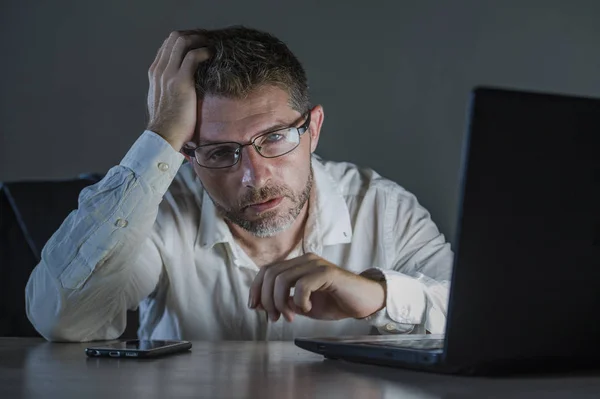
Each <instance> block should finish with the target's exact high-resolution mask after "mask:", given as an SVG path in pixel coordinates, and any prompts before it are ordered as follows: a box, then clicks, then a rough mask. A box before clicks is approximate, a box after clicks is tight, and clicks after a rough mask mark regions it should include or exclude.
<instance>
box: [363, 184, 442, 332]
mask: <svg viewBox="0 0 600 399" xmlns="http://www.w3.org/2000/svg"><path fill="white" fill-rule="evenodd" d="M383 212H384V214H385V224H384V226H385V231H384V235H383V243H384V247H385V250H386V251H387V255H386V258H387V259H389V262H388V263H389V265H388V266H387V267H376V268H371V269H367V270H366V271H364V272H363V273H362V274H361V275H363V276H364V277H367V278H370V279H373V280H379V281H383V280H385V282H386V286H387V298H386V304H385V307H384V308H383V309H382V310H380V311H379V312H377V313H375V314H373V315H371V316H369V317H367V318H366V320H367V321H369V322H370V323H371V325H373V326H374V327H376V328H377V330H378V331H379V332H380V333H382V334H407V333H412V334H425V333H426V332H430V333H432V334H443V333H444V332H445V327H446V315H447V310H448V299H449V292H450V278H451V273H452V263H453V259H454V255H453V252H452V250H451V249H450V244H449V243H447V242H446V240H445V238H444V236H443V235H442V234H441V233H440V232H439V230H438V228H437V226H436V225H435V223H434V222H433V221H432V220H431V217H430V214H429V212H427V210H425V208H423V207H422V206H421V205H419V203H418V202H417V199H416V198H415V197H414V195H412V194H410V193H407V192H403V193H402V195H399V196H397V197H394V198H392V199H390V200H389V203H387V204H386V206H385V210H384V211H383Z"/></svg>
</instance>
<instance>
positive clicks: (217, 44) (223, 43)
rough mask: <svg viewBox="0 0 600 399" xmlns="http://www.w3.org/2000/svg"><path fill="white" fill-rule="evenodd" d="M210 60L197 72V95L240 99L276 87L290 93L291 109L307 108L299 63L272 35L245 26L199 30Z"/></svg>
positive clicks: (307, 101)
mask: <svg viewBox="0 0 600 399" xmlns="http://www.w3.org/2000/svg"><path fill="white" fill-rule="evenodd" d="M199 31H200V33H201V34H202V35H203V36H205V37H206V40H207V46H208V48H209V50H210V53H211V57H210V58H209V59H208V60H207V61H205V62H202V63H200V66H199V68H198V71H197V72H196V76H195V81H196V92H197V93H198V96H199V97H200V98H202V97H204V96H205V95H215V96H223V97H228V98H236V99H243V98H245V97H246V96H247V95H248V94H249V93H250V92H252V91H253V90H255V89H257V88H260V87H262V86H269V85H271V86H277V87H279V88H281V89H283V90H285V91H287V92H288V94H289V99H290V106H291V107H292V108H293V109H295V110H296V111H298V112H300V113H302V114H303V113H305V112H306V111H308V110H309V109H310V101H309V96H308V82H307V79H306V73H305V71H304V68H303V67H302V64H300V61H298V59H297V58H296V56H295V55H294V54H293V53H292V52H291V51H290V49H289V48H288V47H287V46H286V45H285V43H283V42H282V41H281V40H279V39H277V38H276V37H275V36H273V35H271V34H269V33H266V32H262V31H259V30H256V29H251V28H247V27H244V26H239V25H237V26H230V27H227V28H223V29H215V30H204V29H201V30H199Z"/></svg>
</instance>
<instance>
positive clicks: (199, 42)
mask: <svg viewBox="0 0 600 399" xmlns="http://www.w3.org/2000/svg"><path fill="white" fill-rule="evenodd" d="M205 44H206V40H205V39H204V37H202V36H199V35H184V36H179V37H178V38H177V40H176V41H175V44H174V45H173V49H172V50H171V54H170V57H169V62H168V64H167V66H166V69H165V72H166V73H168V74H173V75H174V74H176V73H177V72H178V71H179V69H180V67H181V65H182V62H183V60H184V57H186V56H187V53H188V51H190V50H194V49H197V48H198V47H202V46H204V45H205Z"/></svg>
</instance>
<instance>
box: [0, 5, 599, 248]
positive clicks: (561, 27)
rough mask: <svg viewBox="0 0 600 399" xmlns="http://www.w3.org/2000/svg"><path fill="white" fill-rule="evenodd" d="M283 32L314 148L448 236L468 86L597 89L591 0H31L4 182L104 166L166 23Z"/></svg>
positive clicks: (5, 113) (2, 100)
mask: <svg viewBox="0 0 600 399" xmlns="http://www.w3.org/2000/svg"><path fill="white" fill-rule="evenodd" d="M230 24H246V25H248V26H252V27H256V28H259V29H263V30H267V31H270V32H272V33H274V34H275V35H277V36H279V37H280V38H281V39H283V40H284V41H286V42H287V43H288V44H289V46H290V47H291V49H292V51H294V52H295V53H296V54H297V55H298V56H299V58H300V59H301V60H302V61H303V63H304V65H305V67H306V69H307V72H308V75H309V83H310V85H311V88H312V95H313V100H314V102H316V103H321V104H322V105H323V106H324V108H325V113H326V118H325V125H324V130H323V135H322V140H321V144H320V149H319V153H320V154H321V155H322V156H324V157H327V158H331V159H336V160H350V161H353V162H356V163H358V164H362V165H367V166H371V167H373V168H374V169H376V170H378V171H379V172H380V173H381V174H383V175H384V176H387V177H389V178H391V179H393V180H395V181H397V182H399V183H400V184H401V185H403V186H404V187H406V188H407V189H409V190H410V191H412V192H414V193H415V194H416V195H417V196H418V198H419V199H420V201H421V203H422V204H423V205H425V206H426V207H427V208H428V209H429V210H430V211H431V213H432V215H433V218H434V220H435V221H436V222H437V223H438V225H439V226H440V228H441V230H442V231H443V232H444V233H446V234H447V236H448V237H449V238H450V239H451V240H452V239H453V231H454V225H455V223H454V217H455V206H456V196H457V191H456V188H457V187H456V184H457V178H458V167H459V159H460V149H461V139H462V137H463V132H464V126H465V106H466V101H467V98H468V93H469V89H470V88H471V87H472V86H474V85H477V84H493V85H501V86H509V87H519V88H525V89H535V90H548V91H553V92H568V93H575V94H584V95H595V96H600V51H599V47H598V45H599V42H600V40H599V39H600V1H594V0H590V1H563V0H561V1H557V0H546V1H523V0H505V1H495V2H488V1H476V0H455V1H437V2H436V1H407V0H398V1H385V2H377V1H367V2H365V1H342V0H337V1H327V0H320V1H316V0H310V1H308V0H305V1H296V2H285V1H264V0H263V1H258V0H255V1H247V0H234V1H219V2H217V1H201V0H196V1H163V2H159V1H142V0H136V1H116V0H110V1H107V0H105V1H95V2H91V1H72V2H70V3H67V2H58V1H32V0H19V1H17V0H3V1H2V9H1V12H0V44H1V47H0V50H1V53H0V54H1V57H2V61H1V62H0V76H1V79H2V86H1V87H2V89H1V92H0V121H1V125H0V132H1V136H0V181H2V180H5V181H6V180H20V179H39V178H65V177H72V176H75V175H77V174H79V173H81V172H89V171H106V170H107V169H108V168H110V167H111V166H112V165H114V164H116V163H118V162H119V160H120V159H121V157H122V156H123V155H124V154H125V152H126V151H127V149H128V148H129V146H130V145H131V144H132V143H133V141H134V140H135V139H136V137H137V136H138V135H139V134H140V133H141V132H142V131H143V129H144V126H145V122H146V120H145V118H146V111H145V97H146V90H147V77H146V76H147V75H146V73H147V68H148V66H149V65H150V63H151V62H152V60H153V58H154V56H155V53H156V50H157V49H158V47H159V46H160V44H161V43H162V40H163V38H164V37H165V36H166V35H167V34H168V33H169V32H170V31H171V30H174V29H184V28H192V27H206V28H215V27H221V26H224V25H230Z"/></svg>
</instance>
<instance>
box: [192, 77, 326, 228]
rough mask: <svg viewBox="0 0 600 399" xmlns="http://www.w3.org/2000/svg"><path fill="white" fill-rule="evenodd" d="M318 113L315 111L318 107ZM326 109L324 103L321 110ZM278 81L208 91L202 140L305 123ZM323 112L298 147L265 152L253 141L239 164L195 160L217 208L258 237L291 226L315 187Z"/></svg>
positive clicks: (244, 139) (201, 106) (202, 107)
mask: <svg viewBox="0 0 600 399" xmlns="http://www.w3.org/2000/svg"><path fill="white" fill-rule="evenodd" d="M312 112H313V113H315V111H314V110H313V111H312ZM316 113H317V114H322V111H321V110H320V108H319V109H318V110H317V112H316ZM305 119H306V118H303V117H302V115H300V113H299V112H298V111H295V110H293V109H292V108H291V107H290V106H289V103H288V94H287V93H286V92H285V91H284V90H282V89H279V88H276V87H265V88H261V89H258V90H256V91H255V92H253V93H252V94H251V95H250V96H248V97H247V98H246V99H243V100H233V99H227V98H222V97H214V96H206V97H205V98H204V99H203V100H202V101H199V102H198V124H197V135H196V137H197V139H198V144H200V145H202V144H206V143H207V142H211V143H212V142H237V143H241V144H246V143H249V142H250V141H251V140H252V139H254V138H255V137H256V136H258V135H260V134H261V133H264V132H266V131H271V130H273V129H276V128H282V127H288V126H296V127H298V126H300V125H302V123H303V122H304V121H305ZM321 120H322V118H321V117H320V115H319V116H318V120H317V121H316V122H315V123H312V122H311V126H310V127H309V130H308V131H307V132H306V133H304V134H303V135H302V136H301V138H300V143H299V145H298V147H296V148H295V149H294V150H293V151H291V152H289V153H287V154H285V155H283V156H280V157H277V158H264V157H263V156H261V155H260V154H259V153H258V152H257V151H256V149H255V148H254V147H253V146H246V147H244V148H243V149H242V151H241V159H239V161H238V163H237V164H235V165H234V166H231V167H229V168H224V169H208V168H204V167H201V166H199V165H198V164H197V163H196V161H195V160H193V159H192V160H191V162H192V164H193V165H194V169H195V171H196V173H197V174H198V176H199V177H200V180H201V182H202V185H203V186H204V188H205V190H206V192H207V193H208V195H209V196H210V198H211V199H212V201H213V203H214V204H215V207H216V208H217V211H218V212H219V213H220V214H221V215H222V216H223V217H225V219H226V220H228V221H229V222H232V223H235V224H236V225H238V226H240V227H242V228H244V229H245V230H247V231H249V232H250V233H252V234H254V235H255V236H258V237H270V236H273V235H275V234H277V233H279V232H281V231H283V230H285V229H287V228H288V227H290V226H291V225H292V224H293V222H294V220H295V219H296V218H297V216H298V215H299V214H300V212H301V211H302V209H303V207H304V206H305V204H306V202H307V200H308V198H309V196H310V192H311V187H312V168H311V162H310V154H311V153H312V152H313V151H314V149H315V147H316V144H317V141H318V130H319V128H320V121H321Z"/></svg>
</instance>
